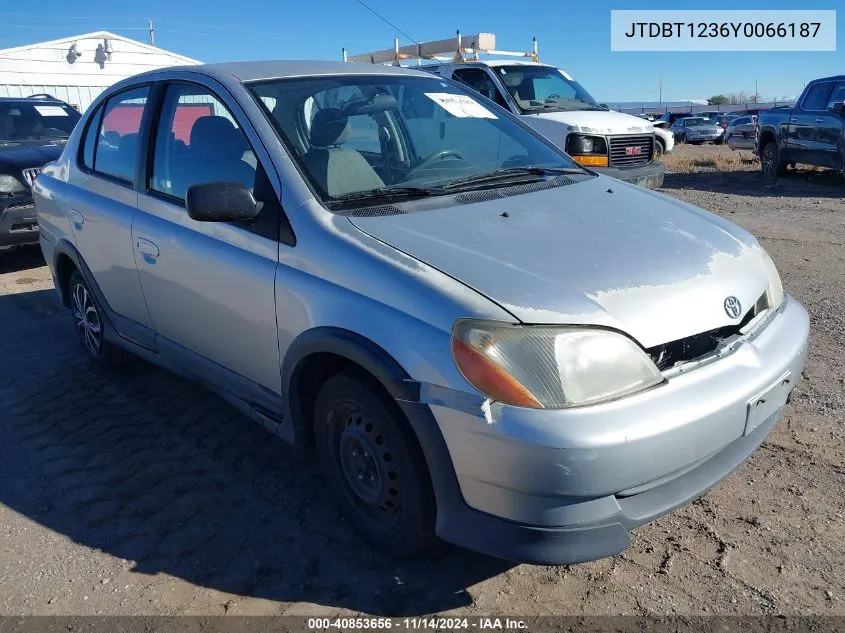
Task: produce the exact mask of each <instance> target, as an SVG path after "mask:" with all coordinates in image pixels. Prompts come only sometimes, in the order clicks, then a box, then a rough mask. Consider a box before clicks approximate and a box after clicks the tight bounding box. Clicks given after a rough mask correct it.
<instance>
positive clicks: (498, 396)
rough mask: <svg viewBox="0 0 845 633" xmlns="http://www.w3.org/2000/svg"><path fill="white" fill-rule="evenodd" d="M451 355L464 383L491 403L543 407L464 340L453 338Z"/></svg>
mask: <svg viewBox="0 0 845 633" xmlns="http://www.w3.org/2000/svg"><path fill="white" fill-rule="evenodd" d="M452 356H454V358H455V363H457V365H458V369H460V370H461V373H462V374H463V375H464V378H466V379H467V382H469V383H470V384H471V385H472V386H473V387H475V388H476V389H478V390H479V391H480V392H481V393H483V394H485V395H487V396H488V397H489V398H490V399H491V400H495V401H498V402H503V403H505V404H510V405H513V406H517V407H529V408H531V409H542V408H543V405H542V404H540V402H539V401H538V400H537V398H535V397H534V396H533V395H531V392H530V391H528V389H526V388H525V387H524V386H522V385H521V384H520V383H519V381H517V380H516V379H515V378H514V377H513V376H511V375H510V374H508V373H507V372H506V371H505V370H504V369H502V368H501V367H499V366H498V365H496V364H495V363H494V362H493V361H491V360H490V359H488V358H487V357H486V356H484V354H482V353H481V352H479V351H477V350H475V349H474V348H472V347H471V346H469V345H467V344H466V343H464V342H463V341H459V340H458V339H455V338H453V339H452Z"/></svg>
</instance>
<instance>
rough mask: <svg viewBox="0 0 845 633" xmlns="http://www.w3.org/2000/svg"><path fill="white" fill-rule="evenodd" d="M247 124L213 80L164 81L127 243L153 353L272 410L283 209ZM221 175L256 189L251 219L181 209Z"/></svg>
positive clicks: (276, 382)
mask: <svg viewBox="0 0 845 633" xmlns="http://www.w3.org/2000/svg"><path fill="white" fill-rule="evenodd" d="M209 81H210V80H209ZM224 94H225V95H227V96H226V97H225V98H224V97H223V96H221V95H224ZM245 124H246V121H245V117H244V116H243V113H242V112H241V110H240V108H239V107H238V106H237V104H236V103H234V100H232V99H231V97H230V96H228V93H226V92H225V91H224V89H223V88H222V87H220V86H217V85H216V84H214V85H213V86H208V85H204V84H199V83H183V82H175V81H174V82H172V83H169V84H167V85H166V86H165V87H164V94H163V97H162V100H161V106H160V110H159V113H158V116H157V127H156V128H155V129H154V130H152V133H151V137H150V148H149V152H148V160H147V165H148V169H147V173H146V178H145V187H144V190H143V191H141V192H140V193H139V200H138V207H139V213H138V217H137V218H136V221H135V223H134V225H133V230H132V234H133V246H134V247H135V257H136V260H137V262H138V273H139V276H140V279H141V285H142V287H143V290H144V297H145V298H146V301H147V305H148V306H149V309H150V316H151V317H152V321H153V323H154V325H155V329H156V334H157V337H156V338H157V344H158V347H159V350H160V352H161V353H162V354H165V355H168V356H169V357H170V358H171V359H172V360H173V361H175V362H176V363H178V364H179V365H180V366H181V367H182V368H184V369H187V370H188V371H189V372H190V373H192V374H194V375H197V376H199V377H200V378H202V379H204V380H207V381H209V382H211V383H213V384H216V385H218V386H221V387H223V388H225V389H228V390H231V391H234V392H235V393H238V394H239V395H240V396H241V397H243V398H246V399H248V400H250V401H252V402H253V403H254V404H258V405H261V406H265V407H270V406H272V403H273V402H274V401H273V399H272V397H270V396H271V395H272V394H279V393H280V392H281V376H280V373H281V367H280V363H279V342H278V334H277V327H276V304H275V292H274V282H275V276H276V267H277V265H278V256H279V244H280V237H279V221H280V220H279V218H280V214H281V206H280V203H279V198H278V195H277V193H276V190H275V189H276V188H277V187H278V180H277V178H276V176H275V171H273V168H272V166H270V162H269V158H268V157H267V156H266V153H265V152H264V149H263V146H261V144H260V142H258V139H257V136H256V135H255V134H254V132H252V131H251V129H249V130H248V129H247V128H245ZM221 181H230V182H237V183H240V184H243V185H245V186H246V187H248V188H250V189H252V190H253V192H254V195H255V197H256V199H258V200H259V201H260V202H262V203H263V209H262V211H261V213H260V214H259V216H258V219H257V220H256V221H253V222H251V223H249V224H237V225H236V224H229V223H220V222H217V223H215V222H198V221H196V220H193V219H191V218H190V217H189V216H188V212H187V210H186V209H185V195H186V192H187V190H188V188H189V187H190V186H191V185H193V184H197V183H201V182H221ZM274 182H275V184H274ZM263 398H267V399H266V400H265V399H263Z"/></svg>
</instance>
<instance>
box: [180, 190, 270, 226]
mask: <svg viewBox="0 0 845 633" xmlns="http://www.w3.org/2000/svg"><path fill="white" fill-rule="evenodd" d="M262 206H263V205H262V203H260V202H256V200H255V197H254V196H253V195H252V192H251V191H250V190H249V189H247V188H246V187H244V186H243V185H242V184H241V183H239V182H206V183H200V184H198V185H193V186H191V187H189V188H188V194H187V196H185V207H186V208H187V209H188V215H189V216H190V217H191V218H192V219H194V220H197V221H198V222H248V221H250V220H254V219H255V217H256V216H257V215H258V213H259V212H260V211H261V207H262Z"/></svg>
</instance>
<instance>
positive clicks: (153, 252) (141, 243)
mask: <svg viewBox="0 0 845 633" xmlns="http://www.w3.org/2000/svg"><path fill="white" fill-rule="evenodd" d="M137 243H138V250H139V251H141V252H142V253H143V254H144V255H149V256H150V257H153V258H155V257H158V254H159V250H158V246H156V245H155V244H153V243H152V242H151V241H149V240H145V239H144V238H143V237H139V238H138V242H137Z"/></svg>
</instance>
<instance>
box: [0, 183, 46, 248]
mask: <svg viewBox="0 0 845 633" xmlns="http://www.w3.org/2000/svg"><path fill="white" fill-rule="evenodd" d="M37 243H38V222H37V219H36V216H35V205H34V204H33V201H32V198H31V197H30V196H29V195H26V196H15V197H13V198H0V250H5V249H7V248H11V247H13V246H22V245H24V244H37Z"/></svg>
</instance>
